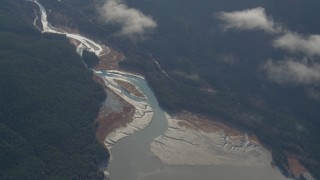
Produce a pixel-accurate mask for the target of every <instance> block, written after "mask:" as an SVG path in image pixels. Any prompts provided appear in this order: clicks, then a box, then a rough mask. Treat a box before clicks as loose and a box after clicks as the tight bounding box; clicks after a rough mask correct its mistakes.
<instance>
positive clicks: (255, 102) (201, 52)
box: [41, 0, 320, 179]
mask: <svg viewBox="0 0 320 180" xmlns="http://www.w3.org/2000/svg"><path fill="white" fill-rule="evenodd" d="M41 2H42V3H43V5H45V6H46V7H47V8H49V9H51V10H52V11H50V12H49V19H50V22H53V24H54V25H55V26H68V27H73V28H78V29H79V30H80V31H81V32H82V33H84V34H86V35H87V36H89V37H93V38H95V39H99V40H101V41H102V42H104V43H105V44H107V45H111V46H112V47H114V48H116V49H120V50H121V51H123V52H124V54H125V55H126V59H125V60H124V61H122V62H121V66H122V67H123V68H126V69H129V70H134V71H137V72H140V73H142V74H144V75H145V76H146V79H147V81H148V83H149V84H150V86H151V88H152V89H153V91H154V92H155V95H156V96H157V98H158V101H159V103H160V105H161V106H162V107H163V108H164V109H166V110H168V111H171V112H173V113H174V112H176V111H179V110H181V109H184V110H189V111H191V112H195V113H201V114H204V115H208V116H212V117H219V118H220V119H223V120H224V121H225V122H226V123H230V124H232V125H236V126H239V127H241V128H244V129H246V130H248V131H249V132H253V133H255V134H256V135H257V136H258V137H259V138H260V139H261V140H262V142H263V143H265V145H266V146H268V147H269V148H271V149H272V150H273V158H274V162H275V163H276V164H277V165H278V167H279V168H281V170H282V171H283V172H284V174H287V175H289V174H288V173H287V172H286V171H287V169H288V167H287V166H288V164H287V156H288V155H291V156H295V157H296V158H298V159H299V161H300V162H301V163H303V164H304V165H305V166H306V167H307V168H308V169H309V170H310V172H311V173H312V174H313V175H314V176H315V177H316V178H317V179H319V178H320V153H319V152H320V143H319V142H320V133H319V130H318V129H319V128H320V111H319V109H320V100H319V98H312V97H310V96H309V92H310V91H312V92H318V93H320V87H319V85H318V84H309V85H299V84H278V83H276V82H273V81H271V80H270V79H268V78H267V76H266V74H265V72H264V70H263V68H262V66H263V64H265V63H266V61H267V60H268V59H270V58H272V59H274V60H279V59H283V58H286V57H287V56H288V54H287V53H286V52H284V51H282V50H279V49H275V48H273V47H272V46H271V41H272V40H271V39H272V37H271V35H270V34H266V33H264V32H261V31H236V30H229V31H227V32H224V31H222V29H221V27H220V24H221V22H220V21H219V20H218V19H217V18H216V17H215V14H216V13H217V12H220V11H237V10H243V9H250V8H255V7H264V8H265V9H266V12H267V15H270V16H272V18H273V20H274V21H275V22H280V23H282V24H283V25H285V26H286V27H287V28H288V29H290V30H292V31H294V32H297V33H299V34H304V35H308V34H320V25H319V23H318V20H319V19H320V13H319V11H318V7H320V1H318V0H308V1H299V0H244V1H237V0H175V1H170V0H127V1H126V3H127V4H128V6H129V7H134V8H137V9H139V10H141V11H142V12H143V13H145V14H147V15H150V16H152V17H153V18H154V19H155V21H156V22H157V24H158V27H157V28H156V29H154V31H153V32H151V33H149V34H147V36H146V37H145V39H144V40H143V41H138V42H137V41H133V40H132V39H128V38H125V37H120V36H117V35H115V34H116V32H118V31H119V26H117V25H114V24H106V23H104V22H103V21H101V19H100V18H99V14H98V12H97V11H96V8H97V7H100V6H101V5H102V3H103V2H105V1H103V0H81V1H76V0H64V1H63V3H59V2H58V1H51V0H41ZM79 17H81V18H79ZM153 58H154V59H156V60H157V61H158V62H159V63H160V64H161V66H162V67H163V69H164V70H165V71H166V72H167V73H168V74H169V77H167V76H165V75H164V74H163V73H162V71H161V70H160V69H159V68H158V67H157V65H156V64H155V63H154V61H153ZM313 60H314V61H319V57H316V58H314V59H313ZM208 88H209V89H213V90H214V92H212V91H207V90H206V89H208Z"/></svg>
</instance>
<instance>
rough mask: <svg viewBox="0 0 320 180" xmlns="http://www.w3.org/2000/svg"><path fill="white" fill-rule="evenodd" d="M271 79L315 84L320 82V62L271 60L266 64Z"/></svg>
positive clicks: (279, 81) (281, 82)
mask: <svg viewBox="0 0 320 180" xmlns="http://www.w3.org/2000/svg"><path fill="white" fill-rule="evenodd" d="M263 68H264V70H266V72H267V75H268V77H269V79H271V80H273V81H275V82H277V83H280V84H286V83H293V84H301V85H313V84H319V83H320V64H319V63H313V64H310V63H307V62H306V60H303V61H296V60H294V59H286V60H282V61H279V62H274V61H272V60H269V61H268V62H267V63H266V64H265V65H264V67H263Z"/></svg>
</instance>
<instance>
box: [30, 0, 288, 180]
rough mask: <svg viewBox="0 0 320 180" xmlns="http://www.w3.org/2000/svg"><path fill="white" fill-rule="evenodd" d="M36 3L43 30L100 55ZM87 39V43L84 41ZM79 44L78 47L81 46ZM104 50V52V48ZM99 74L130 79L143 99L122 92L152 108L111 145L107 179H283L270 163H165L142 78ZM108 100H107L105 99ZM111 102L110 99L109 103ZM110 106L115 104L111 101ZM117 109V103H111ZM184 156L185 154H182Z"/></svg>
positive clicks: (163, 123)
mask: <svg viewBox="0 0 320 180" xmlns="http://www.w3.org/2000/svg"><path fill="white" fill-rule="evenodd" d="M31 1H32V2H34V3H36V4H37V5H38V6H39V9H40V12H41V22H42V25H43V32H46V33H57V34H64V35H66V36H67V37H68V38H70V39H74V40H77V41H78V42H80V43H81V48H82V49H83V48H86V49H88V50H91V51H92V52H95V53H96V54H97V55H101V53H102V48H103V46H102V45H100V44H98V43H96V42H94V41H93V40H90V39H88V38H86V37H83V36H81V35H79V34H72V33H66V32H63V31H58V30H56V28H53V27H51V26H50V24H49V23H48V21H47V14H46V10H45V8H44V7H43V6H42V5H41V4H40V3H39V2H38V1H34V0H31ZM88 42H89V43H88ZM81 48H78V50H79V49H81ZM105 53H107V52H105ZM99 75H100V76H101V77H103V76H106V77H117V78H120V79H124V80H127V81H130V82H131V83H133V84H134V85H136V86H137V87H139V89H140V90H141V91H142V92H143V94H144V95H145V96H146V97H147V100H141V99H137V98H136V97H134V96H131V95H130V94H128V93H125V92H124V93H123V94H124V95H126V96H127V97H128V98H131V99H134V100H136V101H137V100H139V101H146V102H147V103H148V104H149V105H150V106H151V107H152V109H153V111H154V114H153V118H152V121H151V123H150V125H149V126H148V127H146V128H145V129H143V130H141V131H138V132H135V133H134V134H132V135H130V136H128V137H126V138H124V139H121V140H120V141H119V142H117V143H116V144H114V145H113V146H112V149H111V162H110V164H109V167H108V171H109V172H110V178H111V180H164V179H165V180H195V179H200V180H232V179H236V180H251V179H252V180H284V179H286V178H284V177H283V176H282V175H281V174H280V172H279V171H278V170H276V169H274V168H272V167H271V166H270V167H263V168H259V167H242V166H231V165H210V166H209V165H207V166H196V165H194V166H169V165H165V164H163V163H162V161H160V159H158V158H157V157H156V156H155V155H154V154H153V153H152V152H151V150H150V144H151V143H152V141H153V140H154V139H155V138H157V137H158V136H160V135H162V134H163V133H164V132H165V131H166V130H167V129H168V122H167V118H166V115H165V112H164V111H163V110H162V109H161V108H160V107H159V105H158V102H157V100H156V98H155V96H154V94H153V92H152V91H151V89H150V87H149V86H148V84H147V82H146V81H145V80H144V79H143V78H139V77H135V76H131V75H128V74H125V73H124V74H119V73H114V72H110V71H109V72H108V71H102V72H101V73H100V74H99ZM107 103H108V102H107ZM111 104H112V103H111ZM114 106H118V105H117V104H114ZM115 109H119V107H115ZM185 158H188V157H185Z"/></svg>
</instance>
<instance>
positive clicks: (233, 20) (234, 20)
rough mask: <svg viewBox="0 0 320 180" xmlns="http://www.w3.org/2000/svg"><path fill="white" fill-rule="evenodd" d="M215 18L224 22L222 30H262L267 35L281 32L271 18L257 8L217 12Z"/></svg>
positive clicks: (261, 9)
mask: <svg viewBox="0 0 320 180" xmlns="http://www.w3.org/2000/svg"><path fill="white" fill-rule="evenodd" d="M217 18H218V19H220V20H222V21H224V29H225V30H228V29H233V28H234V29H239V30H254V29H257V30H263V31H266V32H268V33H279V32H281V31H282V28H281V27H280V25H276V24H275V23H274V21H273V20H272V18H271V17H268V16H267V15H266V12H265V9H264V8H262V7H257V8H254V9H247V10H242V11H233V12H219V13H218V14H217Z"/></svg>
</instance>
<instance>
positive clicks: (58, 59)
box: [0, 0, 107, 179]
mask: <svg viewBox="0 0 320 180" xmlns="http://www.w3.org/2000/svg"><path fill="white" fill-rule="evenodd" d="M29 5H30V4H28V3H27V2H24V1H20V2H19V1H10V0H5V1H3V2H1V7H0V14H1V16H0V87H1V88H0V159H1V162H0V179H71V178H74V179H84V178H86V177H87V178H88V177H90V179H94V178H100V179H101V173H100V172H99V169H98V165H99V163H101V162H102V161H103V160H106V159H107V153H106V151H105V150H104V148H103V146H102V145H100V144H99V143H98V142H97V140H96V138H95V126H94V119H95V117H96V114H97V112H98V110H99V104H100V103H101V102H102V101H103V100H104V98H105V94H104V91H103V89H101V88H100V87H99V85H97V84H96V83H94V82H93V80H92V74H91V73H90V72H89V71H88V70H87V69H86V68H85V67H84V66H83V64H82V62H81V58H80V57H79V56H78V55H77V54H76V53H75V48H74V47H73V46H72V45H71V44H70V43H69V41H68V40H67V39H66V38H65V37H61V36H54V35H47V34H41V33H40V32H38V31H37V30H36V29H35V28H33V27H32V25H29V24H27V23H26V21H25V18H24V17H22V16H21V15H23V14H25V11H21V9H22V8H26V7H27V6H29ZM30 12H33V11H32V10H30Z"/></svg>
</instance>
